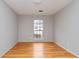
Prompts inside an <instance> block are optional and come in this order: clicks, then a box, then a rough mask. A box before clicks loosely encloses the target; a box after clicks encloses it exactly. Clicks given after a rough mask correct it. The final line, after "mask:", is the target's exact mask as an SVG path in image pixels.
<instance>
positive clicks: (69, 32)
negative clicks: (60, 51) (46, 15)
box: [54, 0, 79, 56]
mask: <svg viewBox="0 0 79 59" xmlns="http://www.w3.org/2000/svg"><path fill="white" fill-rule="evenodd" d="M54 21H55V23H54V24H55V27H54V28H55V29H54V31H55V33H54V34H55V41H56V42H57V43H58V44H60V45H62V46H63V47H64V48H66V49H67V50H69V51H71V52H72V53H74V54H76V55H77V56H79V0H73V2H72V3H71V4H70V5H69V6H67V7H65V8H64V9H63V10H61V11H60V12H59V13H57V14H56V15H55V17H54Z"/></svg>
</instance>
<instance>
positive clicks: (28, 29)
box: [19, 16, 53, 42]
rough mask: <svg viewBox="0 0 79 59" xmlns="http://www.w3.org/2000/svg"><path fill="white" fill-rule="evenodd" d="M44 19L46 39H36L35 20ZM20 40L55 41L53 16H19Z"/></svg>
mask: <svg viewBox="0 0 79 59" xmlns="http://www.w3.org/2000/svg"><path fill="white" fill-rule="evenodd" d="M39 19H40V20H44V40H34V38H33V20H39ZM19 41H20V42H53V17H52V16H19Z"/></svg>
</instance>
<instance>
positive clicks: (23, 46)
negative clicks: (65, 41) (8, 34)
mask: <svg viewBox="0 0 79 59" xmlns="http://www.w3.org/2000/svg"><path fill="white" fill-rule="evenodd" d="M37 57H38V58H76V56H74V55H73V54H71V53H69V52H67V51H66V50H64V49H63V48H61V47H59V46H58V45H57V44H55V43H49V42H46V43H40V42H39V43H26V42H19V43H17V44H16V45H15V47H13V48H12V49H11V50H10V51H8V52H7V53H6V54H5V55H4V56H3V57H2V58H37Z"/></svg>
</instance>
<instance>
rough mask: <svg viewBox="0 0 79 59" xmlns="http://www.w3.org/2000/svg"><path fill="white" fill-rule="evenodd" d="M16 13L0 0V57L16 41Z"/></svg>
mask: <svg viewBox="0 0 79 59" xmlns="http://www.w3.org/2000/svg"><path fill="white" fill-rule="evenodd" d="M16 19H17V17H16V14H15V13H14V12H13V11H12V10H11V9H10V8H9V7H8V6H7V5H6V4H5V3H4V2H3V0H0V57H1V56H2V55H3V54H4V53H6V52H7V51H8V50H9V49H10V48H12V47H13V46H14V45H15V44H16V42H17V20H16Z"/></svg>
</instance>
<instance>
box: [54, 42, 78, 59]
mask: <svg viewBox="0 0 79 59" xmlns="http://www.w3.org/2000/svg"><path fill="white" fill-rule="evenodd" d="M55 43H56V44H57V45H59V46H60V47H62V48H63V49H65V50H66V51H68V52H70V53H72V54H73V55H75V56H76V57H78V58H79V55H77V54H76V53H74V52H72V51H70V50H69V49H66V48H65V47H63V46H62V45H61V44H59V43H57V42H55Z"/></svg>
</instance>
